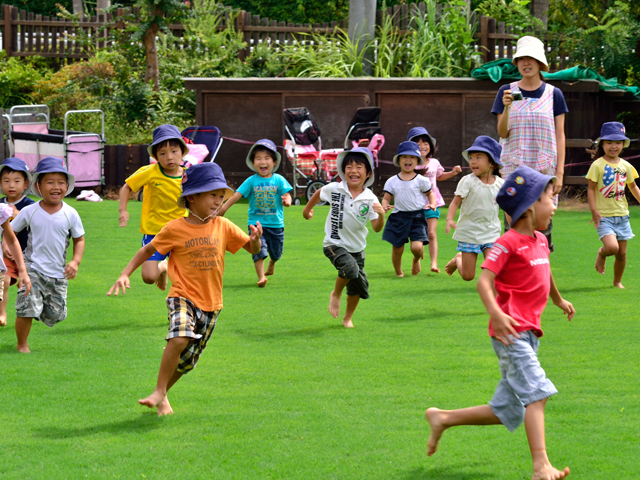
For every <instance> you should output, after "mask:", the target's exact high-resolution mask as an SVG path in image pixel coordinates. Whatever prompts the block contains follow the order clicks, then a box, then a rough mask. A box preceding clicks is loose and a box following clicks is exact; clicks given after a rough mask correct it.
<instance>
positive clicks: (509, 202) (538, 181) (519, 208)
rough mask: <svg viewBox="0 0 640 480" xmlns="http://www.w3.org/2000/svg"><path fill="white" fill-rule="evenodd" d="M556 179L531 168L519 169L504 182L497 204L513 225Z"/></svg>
mask: <svg viewBox="0 0 640 480" xmlns="http://www.w3.org/2000/svg"><path fill="white" fill-rule="evenodd" d="M556 180H557V178H556V177H552V176H550V175H544V174H542V173H540V172H537V171H536V170H534V169H533V168H530V167H526V166H523V167H518V168H516V169H515V170H514V171H513V173H512V174H511V175H509V177H508V178H507V179H506V180H505V181H504V183H503V184H502V187H501V188H500V191H499V192H498V196H497V197H496V202H498V205H499V206H500V208H501V209H502V210H504V211H505V212H506V213H507V215H509V216H510V217H511V224H512V225H513V224H514V223H515V222H516V220H518V219H519V218H520V217H521V216H522V214H523V213H524V212H526V211H527V210H528V209H529V208H530V207H531V205H533V204H534V203H536V202H537V201H538V199H539V198H540V196H541V195H542V193H543V192H544V190H545V188H547V185H549V182H552V183H555V182H556Z"/></svg>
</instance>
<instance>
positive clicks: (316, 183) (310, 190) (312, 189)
mask: <svg viewBox="0 0 640 480" xmlns="http://www.w3.org/2000/svg"><path fill="white" fill-rule="evenodd" d="M326 184H327V182H325V181H324V180H312V181H311V182H309V184H308V185H307V192H306V197H307V202H308V201H309V200H311V197H313V194H314V193H316V192H317V191H318V190H320V189H321V188H322V187H324V186H325V185H326ZM326 204H327V202H322V201H321V202H318V205H326Z"/></svg>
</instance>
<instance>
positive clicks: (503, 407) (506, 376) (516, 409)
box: [489, 330, 558, 432]
mask: <svg viewBox="0 0 640 480" xmlns="http://www.w3.org/2000/svg"><path fill="white" fill-rule="evenodd" d="M509 337H510V338H511V340H512V341H513V343H512V344H511V345H508V346H507V345H504V344H502V343H501V342H500V341H498V340H496V339H495V338H492V339H491V342H492V343H493V349H494V351H495V352H496V355H497V356H498V361H499V362H500V374H501V375H502V378H501V379H500V382H499V383H498V386H497V387H496V391H495V393H494V394H493V398H492V399H491V401H490V402H489V406H490V407H491V410H492V411H493V413H494V415H495V416H496V417H498V418H499V419H500V422H501V423H502V424H503V425H504V426H505V427H507V428H508V429H509V431H511V432H513V431H514V430H515V429H516V428H518V427H519V426H520V425H521V424H522V422H524V414H525V411H526V407H527V405H530V404H532V403H534V402H537V401H539V400H543V399H545V398H549V397H551V396H552V395H555V394H556V393H558V390H556V387H555V386H554V385H553V383H552V382H551V380H549V379H548V378H547V376H546V374H545V373H544V370H543V369H542V367H541V366H540V362H539V361H538V345H539V343H540V340H539V339H538V337H536V335H535V334H534V333H533V332H532V331H531V330H527V331H526V332H520V338H516V337H514V336H513V335H510V336H509Z"/></svg>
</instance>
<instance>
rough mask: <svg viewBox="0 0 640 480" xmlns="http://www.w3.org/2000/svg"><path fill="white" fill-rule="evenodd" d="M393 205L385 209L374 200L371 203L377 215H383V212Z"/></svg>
mask: <svg viewBox="0 0 640 480" xmlns="http://www.w3.org/2000/svg"><path fill="white" fill-rule="evenodd" d="M392 208H393V207H389V208H388V209H387V210H385V209H384V208H382V205H380V204H379V203H378V202H375V203H374V204H373V211H374V212H376V213H377V214H378V215H382V216H384V214H385V213H387V211H389V210H391V209H392Z"/></svg>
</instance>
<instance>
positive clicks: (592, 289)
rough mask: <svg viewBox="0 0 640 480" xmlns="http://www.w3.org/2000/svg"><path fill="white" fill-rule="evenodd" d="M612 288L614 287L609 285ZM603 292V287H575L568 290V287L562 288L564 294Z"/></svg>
mask: <svg viewBox="0 0 640 480" xmlns="http://www.w3.org/2000/svg"><path fill="white" fill-rule="evenodd" d="M607 286H610V287H611V288H613V285H607ZM600 291H602V287H574V288H571V287H569V288H567V287H563V288H562V293H563V294H564V293H565V292H572V293H575V292H600Z"/></svg>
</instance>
